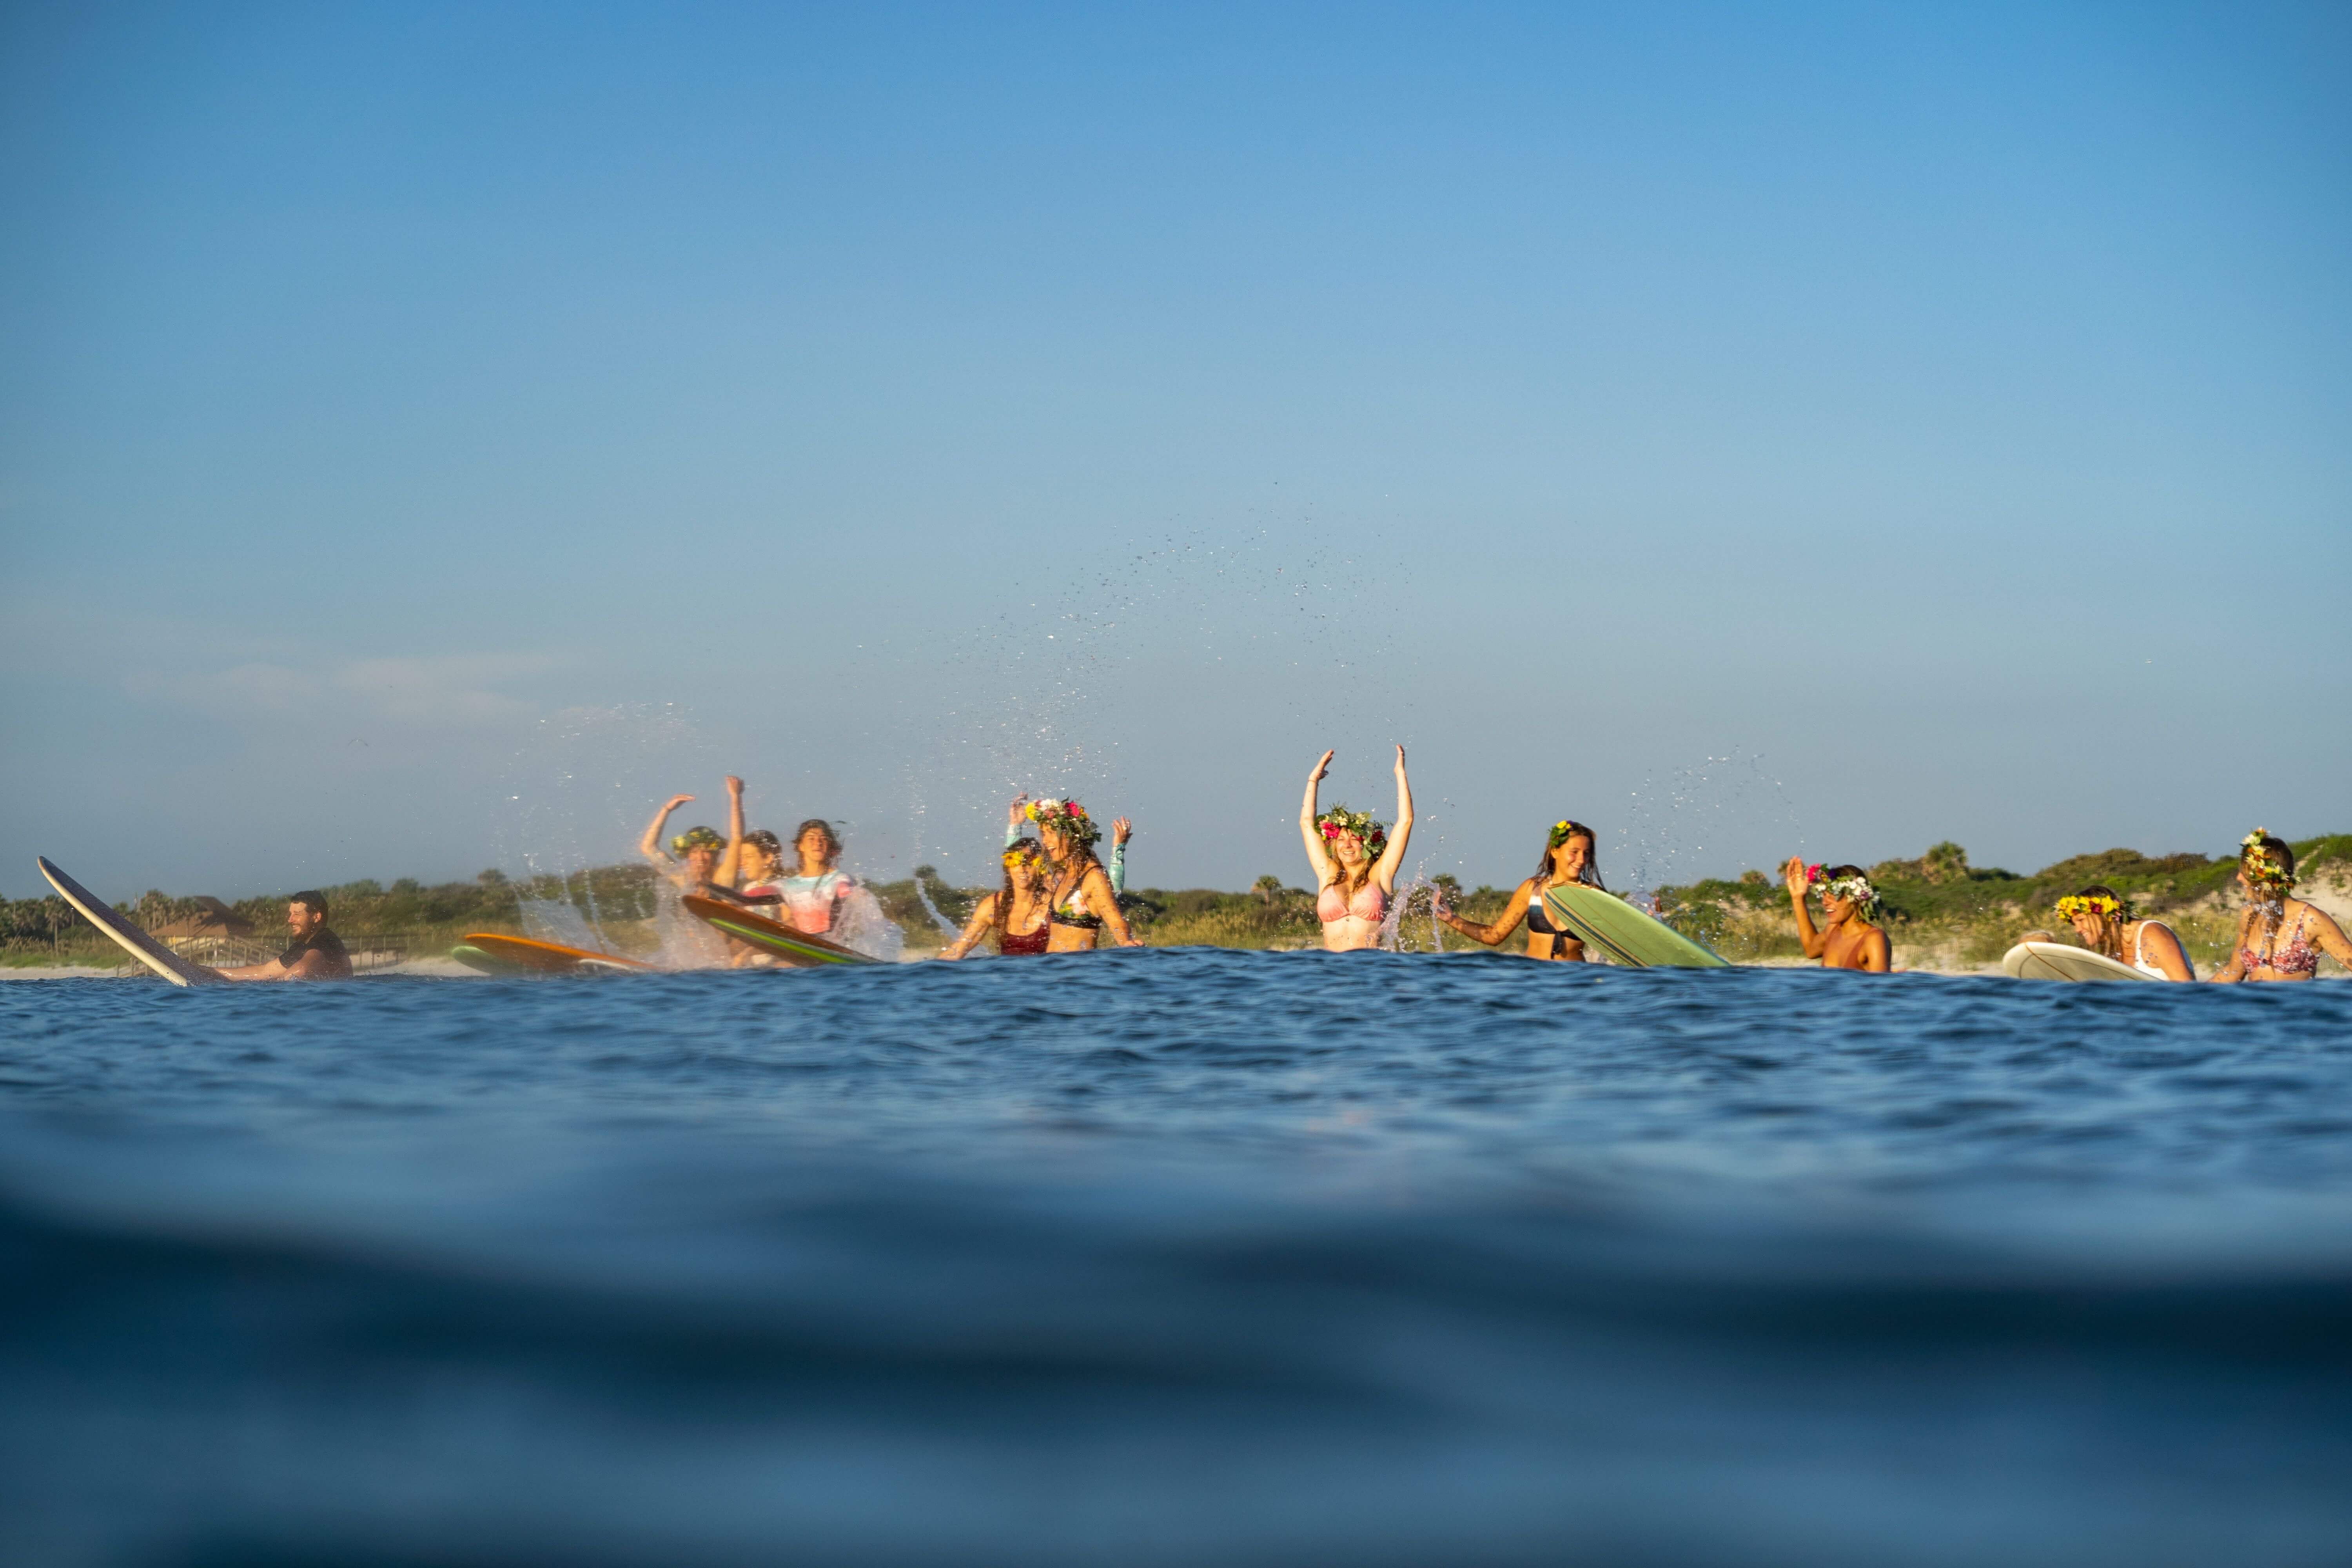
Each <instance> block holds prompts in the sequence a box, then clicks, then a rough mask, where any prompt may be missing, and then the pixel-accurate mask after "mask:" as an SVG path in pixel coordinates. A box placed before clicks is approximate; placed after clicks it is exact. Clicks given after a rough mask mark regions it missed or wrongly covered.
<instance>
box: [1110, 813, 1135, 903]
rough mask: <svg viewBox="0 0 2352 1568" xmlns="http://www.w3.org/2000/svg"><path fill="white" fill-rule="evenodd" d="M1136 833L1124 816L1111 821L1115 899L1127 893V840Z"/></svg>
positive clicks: (1111, 876)
mask: <svg viewBox="0 0 2352 1568" xmlns="http://www.w3.org/2000/svg"><path fill="white" fill-rule="evenodd" d="M1134 831H1135V824H1133V823H1131V822H1129V821H1128V819H1127V818H1125V817H1123V816H1114V817H1112V818H1111V819H1110V890H1111V893H1112V895H1113V896H1114V897H1118V896H1122V895H1124V894H1125V893H1126V892H1127V840H1128V837H1129V835H1131V834H1133V833H1134Z"/></svg>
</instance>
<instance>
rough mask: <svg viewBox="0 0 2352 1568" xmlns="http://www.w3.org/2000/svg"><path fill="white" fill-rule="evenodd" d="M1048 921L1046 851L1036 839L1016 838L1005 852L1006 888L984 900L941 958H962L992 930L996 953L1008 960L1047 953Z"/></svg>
mask: <svg viewBox="0 0 2352 1568" xmlns="http://www.w3.org/2000/svg"><path fill="white" fill-rule="evenodd" d="M1047 921H1048V911H1047V910H1046V906H1045V852H1044V851H1043V850H1041V849H1040V848H1039V847H1037V841H1036V840H1035V839H1034V838H1016V839H1014V840H1013V843H1012V844H1011V845H1010V846H1008V847H1006V849H1005V851H1004V885H1003V887H1001V888H999V889H996V891H994V892H992V893H991V894H989V895H988V897H986V898H984V899H982V900H980V903H979V904H978V906H977V907H975V908H974V909H973V910H972V911H971V921H969V922H967V923H966V924H965V926H964V928H963V934H962V935H961V936H960V937H958V938H956V939H955V941H953V942H950V943H949V944H948V945H947V947H946V948H945V949H944V950H943V951H942V952H940V957H941V958H945V959H958V958H961V957H962V956H963V955H964V954H965V953H967V952H971V950H972V949H973V948H974V947H976V946H978V945H979V943H980V940H981V938H982V937H983V936H986V935H988V934H989V933H990V932H992V931H993V932H994V933H995V935H996V951H997V952H1001V953H1003V955H1004V956H1005V957H1007V958H1013V957H1017V956H1022V955H1025V954H1029V953H1038V952H1045V941H1046V935H1047V931H1046V927H1047Z"/></svg>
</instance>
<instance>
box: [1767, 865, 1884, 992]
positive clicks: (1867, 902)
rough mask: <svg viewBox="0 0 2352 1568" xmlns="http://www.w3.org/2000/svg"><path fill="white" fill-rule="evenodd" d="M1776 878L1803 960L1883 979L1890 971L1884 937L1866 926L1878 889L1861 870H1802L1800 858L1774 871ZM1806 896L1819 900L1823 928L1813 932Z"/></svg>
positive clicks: (1875, 909)
mask: <svg viewBox="0 0 2352 1568" xmlns="http://www.w3.org/2000/svg"><path fill="white" fill-rule="evenodd" d="M1780 875H1781V878H1782V879H1783V880H1785V881H1786V882H1787V883H1788V885H1789V903H1790V907H1791V908H1792V909H1794V910H1796V914H1797V941H1798V942H1799V944H1800V945H1801V946H1802V947H1803V948H1804V950H1805V956H1806V957H1807V958H1817V959H1819V960H1821V963H1822V968H1823V969H1859V970H1861V971H1863V972H1864V973H1868V974H1885V973H1887V971H1888V970H1889V969H1890V968H1892V967H1893V965H1894V960H1895V950H1894V948H1893V947H1892V946H1891V945H1889V943H1888V942H1887V940H1886V932H1885V930H1884V929H1882V928H1881V927H1878V926H1876V925H1874V924H1872V923H1871V916H1873V915H1874V914H1876V913H1877V912H1878V889H1875V888H1873V887H1872V886H1871V885H1870V877H1869V875H1868V874H1867V873H1866V872H1864V870H1863V868H1861V867H1859V866H1808V865H1806V864H1805V860H1804V857H1803V856H1801V855H1800V856H1793V857H1791V858H1790V861H1789V863H1788V864H1787V865H1785V866H1783V867H1781V868H1780ZM1808 891H1811V892H1814V893H1817V894H1819V895H1820V897H1821V900H1822V920H1823V924H1822V929H1821V930H1819V931H1816V930H1814V929H1813V917H1812V912H1811V910H1807V909H1806V908H1805V894H1806V893H1807V892H1808Z"/></svg>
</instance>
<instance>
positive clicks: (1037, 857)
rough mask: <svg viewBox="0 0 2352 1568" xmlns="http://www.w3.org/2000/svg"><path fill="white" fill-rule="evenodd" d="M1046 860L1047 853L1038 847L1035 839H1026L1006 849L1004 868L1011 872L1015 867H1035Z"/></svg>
mask: <svg viewBox="0 0 2352 1568" xmlns="http://www.w3.org/2000/svg"><path fill="white" fill-rule="evenodd" d="M1044 858H1045V851H1044V850H1043V849H1041V848H1039V847H1037V841H1036V840H1035V839H1034V838H1024V839H1022V840H1020V841H1019V842H1018V843H1015V844H1013V845H1009V846H1007V847H1006V848H1005V851H1004V868H1005V869H1006V870H1008V871H1009V870H1011V869H1012V868H1013V867H1015V866H1034V865H1036V864H1037V863H1038V862H1039V861H1041V860H1043V859H1044Z"/></svg>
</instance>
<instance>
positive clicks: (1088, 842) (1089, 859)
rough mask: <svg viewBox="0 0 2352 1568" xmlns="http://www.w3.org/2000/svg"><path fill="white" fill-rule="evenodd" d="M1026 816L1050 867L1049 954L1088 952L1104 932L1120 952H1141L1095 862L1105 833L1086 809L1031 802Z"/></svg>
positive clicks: (1061, 803)
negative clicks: (1133, 949)
mask: <svg viewBox="0 0 2352 1568" xmlns="http://www.w3.org/2000/svg"><path fill="white" fill-rule="evenodd" d="M1024 814H1025V815H1026V816H1028V818H1029V820H1030V821H1032V822H1034V823H1035V824H1036V825H1037V841H1038V844H1039V846H1040V847H1042V848H1043V849H1044V850H1045V859H1046V862H1047V871H1046V888H1045V907H1046V910H1047V911H1048V912H1047V914H1046V918H1045V951H1046V952H1092V951H1093V950H1094V947H1095V944H1096V943H1097V941H1098V940H1099V939H1100V938H1101V935H1102V933H1103V932H1104V931H1109V932H1110V934H1111V940H1112V941H1113V942H1117V943H1118V945H1119V946H1121V947H1141V946H1142V945H1143V942H1141V940H1140V939H1139V938H1138V937H1137V936H1136V935H1135V933H1134V932H1133V931H1129V930H1128V929H1127V917H1126V916H1125V915H1123V914H1121V913H1119V910H1118V895H1117V894H1115V893H1113V892H1112V891H1111V889H1110V876H1109V873H1108V872H1106V871H1105V870H1104V869H1103V865H1102V862H1101V861H1099V860H1097V859H1096V858H1095V841H1096V840H1097V839H1098V838H1100V837H1102V829H1101V828H1099V827H1097V826H1095V821H1094V818H1092V817H1090V816H1087V808H1086V807H1085V806H1083V805H1079V804H1078V803H1077V802H1076V801H1075V800H1033V801H1031V802H1030V803H1029V805H1027V806H1026V807H1025V808H1024Z"/></svg>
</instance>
